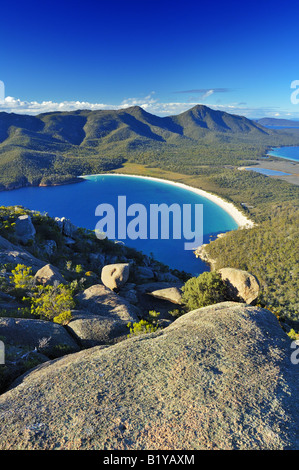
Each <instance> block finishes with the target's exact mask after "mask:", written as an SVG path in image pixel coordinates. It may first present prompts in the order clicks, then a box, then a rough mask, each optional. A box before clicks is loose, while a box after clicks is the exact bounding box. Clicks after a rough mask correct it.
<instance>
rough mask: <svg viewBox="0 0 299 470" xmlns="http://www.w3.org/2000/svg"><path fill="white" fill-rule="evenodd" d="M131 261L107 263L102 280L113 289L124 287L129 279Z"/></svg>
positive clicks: (102, 273)
mask: <svg viewBox="0 0 299 470" xmlns="http://www.w3.org/2000/svg"><path fill="white" fill-rule="evenodd" d="M129 274H130V265H129V263H116V264H106V266H104V267H103V269H102V272H101V281H102V283H103V284H104V286H106V287H108V288H109V289H111V290H117V289H119V288H120V287H122V286H123V285H124V284H125V283H126V282H127V280H128V279H129Z"/></svg>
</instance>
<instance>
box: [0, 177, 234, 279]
mask: <svg viewBox="0 0 299 470" xmlns="http://www.w3.org/2000/svg"><path fill="white" fill-rule="evenodd" d="M118 196H126V198H127V207H128V206H129V205H130V204H133V203H139V204H143V205H145V207H146V208H148V210H149V204H151V203H152V204H154V203H156V204H161V203H165V204H167V205H168V206H169V205H171V204H173V203H178V204H180V205H181V206H182V204H192V208H193V207H194V205H195V204H203V234H204V236H203V242H204V243H207V242H208V241H209V239H210V237H215V236H217V234H218V233H222V232H226V231H229V230H234V229H236V228H237V223H236V222H235V221H234V220H233V219H232V217H231V216H230V215H228V214H227V213H226V212H225V211H224V210H223V209H221V208H220V207H219V206H217V205H216V204H214V203H213V202H211V201H209V200H208V199H206V198H203V197H201V196H198V195H197V194H195V193H193V192H191V191H188V190H186V189H183V188H179V187H177V186H174V185H170V184H167V183H164V182H160V181H153V180H147V179H143V178H138V177H136V178H132V177H126V176H117V175H98V176H91V177H88V179H82V182H80V183H78V184H69V185H63V186H53V187H29V188H21V189H16V190H13V191H5V192H1V193H0V204H1V205H6V206H8V205H17V204H20V205H23V206H24V207H26V208H28V209H32V210H38V211H40V212H48V214H49V215H50V216H51V217H66V218H68V219H70V220H71V221H72V222H73V223H74V224H75V225H77V226H79V227H84V228H87V229H91V230H94V229H95V226H96V223H97V222H98V221H99V219H100V218H99V217H96V216H95V209H96V207H97V206H98V205H99V204H102V203H108V204H112V205H113V207H114V208H117V202H118ZM192 213H193V214H194V210H193V212H192ZM131 219H132V218H131ZM128 220H130V219H129V218H128ZM170 225H171V224H170ZM184 242H185V240H184V239H181V240H173V239H172V238H170V239H169V240H159V239H158V240H150V239H147V240H140V239H137V240H130V239H128V238H127V239H126V240H124V243H125V244H126V245H128V246H132V247H134V248H136V249H138V250H141V251H143V252H144V253H146V254H150V253H153V254H154V257H155V258H156V259H157V260H159V261H161V262H163V263H165V264H167V265H168V266H170V267H171V268H173V269H179V270H184V271H186V272H189V273H191V274H193V275H198V274H200V273H202V272H203V271H207V270H208V268H207V266H206V265H205V264H204V263H203V262H202V261H201V260H199V259H197V258H196V257H195V255H194V253H193V251H189V250H188V251H187V250H184ZM99 243H101V241H100V240H99Z"/></svg>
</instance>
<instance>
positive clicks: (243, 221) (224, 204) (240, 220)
mask: <svg viewBox="0 0 299 470" xmlns="http://www.w3.org/2000/svg"><path fill="white" fill-rule="evenodd" d="M112 175H115V176H127V177H128V176H129V177H131V178H144V179H147V180H152V181H160V182H162V183H166V184H171V185H173V186H177V187H179V188H183V189H186V190H188V191H192V192H193V193H196V194H198V195H199V196H202V197H204V198H206V199H209V200H210V201H212V202H214V203H215V204H217V206H219V207H221V208H222V209H223V210H224V211H225V212H227V213H228V214H229V215H230V216H231V217H232V218H233V219H234V221H235V222H236V223H237V224H238V227H239V228H251V227H253V226H254V225H255V224H254V222H253V221H252V220H250V219H249V218H248V217H246V216H245V215H244V214H243V213H242V212H241V211H240V210H239V209H237V208H236V207H235V206H234V204H232V203H231V202H228V201H225V200H224V199H222V198H221V197H220V196H216V195H215V194H212V193H209V192H207V191H204V190H203V189H198V188H194V187H192V186H188V185H187V184H184V183H177V182H175V181H170V180H166V179H163V178H154V177H152V176H141V175H130V174H124V173H100V174H97V175H82V176H80V177H79V178H88V177H90V176H112Z"/></svg>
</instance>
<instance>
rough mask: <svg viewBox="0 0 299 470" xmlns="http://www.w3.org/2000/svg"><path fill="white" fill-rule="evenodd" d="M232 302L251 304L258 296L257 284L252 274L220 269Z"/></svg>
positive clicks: (239, 270)
mask: <svg viewBox="0 0 299 470" xmlns="http://www.w3.org/2000/svg"><path fill="white" fill-rule="evenodd" d="M219 273H220V274H221V277H222V279H223V280H224V281H225V283H226V285H227V287H228V292H229V296H230V298H231V299H232V300H236V301H240V300H241V301H243V302H245V303H247V304H253V303H254V302H255V301H256V299H257V297H258V295H259V290H260V287H259V283H258V281H257V279H256V277H255V276H253V274H250V273H248V272H247V271H242V270H241V269H235V268H222V269H220V270H219Z"/></svg>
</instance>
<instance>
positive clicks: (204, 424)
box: [0, 302, 299, 451]
mask: <svg viewBox="0 0 299 470" xmlns="http://www.w3.org/2000/svg"><path fill="white" fill-rule="evenodd" d="M291 352H292V350H291V348H290V340H289V338H288V337H287V335H286V334H285V333H284V332H283V330H282V329H281V327H280V325H279V323H278V321H277V319H276V318H275V316H274V315H273V314H272V313H270V312H269V311H267V310H264V309H261V308H257V307H253V306H248V305H246V304H241V303H234V302H224V303H221V304H216V305H212V306H209V307H205V308H202V309H199V310H195V311H193V312H190V313H188V314H186V315H183V316H182V317H180V318H179V319H177V320H176V321H175V322H173V323H172V325H170V326H169V327H167V328H166V329H164V330H162V331H157V332H155V333H152V334H148V335H146V336H142V337H135V338H130V339H128V340H126V341H122V342H120V343H118V344H116V345H113V346H111V347H106V348H103V347H100V346H99V347H94V348H91V349H86V350H83V351H80V352H78V353H75V354H71V355H68V356H65V357H63V358H61V359H58V360H55V361H51V362H47V363H45V364H43V365H41V366H38V367H37V368H36V369H33V370H32V371H31V372H29V373H27V374H26V375H24V376H23V377H21V378H20V379H18V380H17V381H16V382H15V383H14V386H13V388H12V389H11V390H9V391H7V392H6V393H4V394H3V395H2V396H0V411H1V421H0V432H1V441H0V449H4V450H7V449H47V450H49V449H82V450H83V449H89V450H91V449H92V450H96V449H99V450H101V449H106V450H112V449H121V450H131V451H132V450H139V449H145V450H175V451H179V450H184V451H185V450H192V451H194V450H198V449H227V450H229V449H250V450H254V449H259V450H260V449H267V450H279V449H298V444H299V443H298V436H297V434H296V431H297V426H298V417H299V411H298V392H299V388H298V387H299V380H298V373H299V371H298V365H293V364H292V363H291V361H290V354H291Z"/></svg>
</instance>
